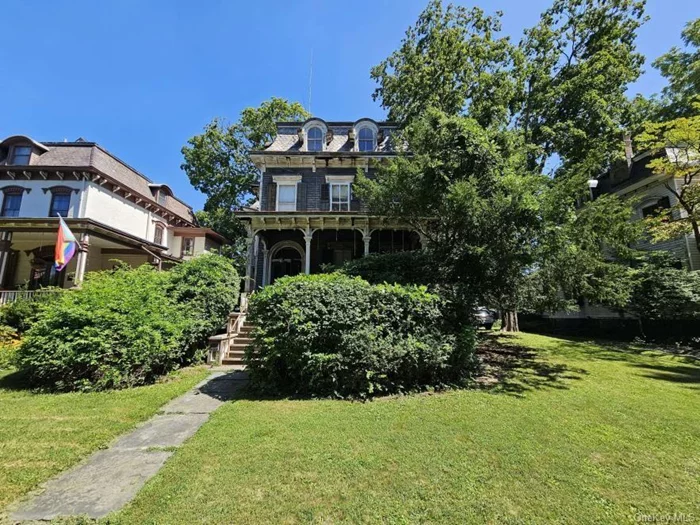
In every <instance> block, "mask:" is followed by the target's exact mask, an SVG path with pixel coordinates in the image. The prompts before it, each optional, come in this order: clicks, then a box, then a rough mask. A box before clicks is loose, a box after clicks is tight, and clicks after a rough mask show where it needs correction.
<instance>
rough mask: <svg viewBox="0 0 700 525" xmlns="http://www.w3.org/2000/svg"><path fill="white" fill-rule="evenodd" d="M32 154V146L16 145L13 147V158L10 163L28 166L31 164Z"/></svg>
mask: <svg viewBox="0 0 700 525" xmlns="http://www.w3.org/2000/svg"><path fill="white" fill-rule="evenodd" d="M31 156H32V148H30V147H29V146H15V147H14V148H13V149H12V160H11V161H10V164H15V165H17V166H26V165H28V164H29V158H30V157H31Z"/></svg>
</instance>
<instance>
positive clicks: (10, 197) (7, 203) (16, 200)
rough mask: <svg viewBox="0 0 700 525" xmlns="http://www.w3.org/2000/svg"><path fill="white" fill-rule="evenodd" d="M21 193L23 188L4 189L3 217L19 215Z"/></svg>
mask: <svg viewBox="0 0 700 525" xmlns="http://www.w3.org/2000/svg"><path fill="white" fill-rule="evenodd" d="M22 193H24V190H22V189H17V190H14V189H13V190H5V197H4V198H3V200H2V213H1V214H0V215H2V216H3V217H19V208H20V206H21V205H22Z"/></svg>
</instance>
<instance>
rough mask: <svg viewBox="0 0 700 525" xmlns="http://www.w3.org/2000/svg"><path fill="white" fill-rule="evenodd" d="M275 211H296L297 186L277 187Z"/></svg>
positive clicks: (282, 185) (279, 185) (285, 185)
mask: <svg viewBox="0 0 700 525" xmlns="http://www.w3.org/2000/svg"><path fill="white" fill-rule="evenodd" d="M277 211H297V185H296V184H278V185H277Z"/></svg>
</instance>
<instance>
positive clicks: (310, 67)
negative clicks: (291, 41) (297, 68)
mask: <svg viewBox="0 0 700 525" xmlns="http://www.w3.org/2000/svg"><path fill="white" fill-rule="evenodd" d="M313 75H314V48H313V47H312V48H311V63H310V64H309V100H308V103H307V105H306V106H307V107H306V111H308V112H309V113H311V80H312V79H313ZM312 114H313V113H312Z"/></svg>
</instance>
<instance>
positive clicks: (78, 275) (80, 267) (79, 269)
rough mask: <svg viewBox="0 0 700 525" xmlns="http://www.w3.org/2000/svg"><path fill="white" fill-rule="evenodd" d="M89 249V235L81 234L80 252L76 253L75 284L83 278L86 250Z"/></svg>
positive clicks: (85, 265) (86, 256)
mask: <svg viewBox="0 0 700 525" xmlns="http://www.w3.org/2000/svg"><path fill="white" fill-rule="evenodd" d="M89 249H90V235H88V234H87V233H83V235H82V237H81V238H80V251H79V252H78V258H77V265H76V268H75V279H74V281H73V282H74V283H75V284H80V283H82V282H83V279H84V278H85V268H86V267H87V258H88V250H89Z"/></svg>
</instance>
